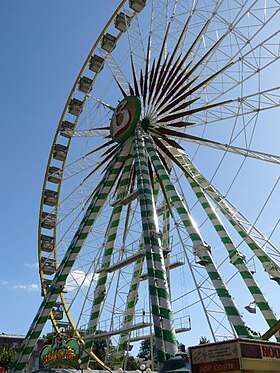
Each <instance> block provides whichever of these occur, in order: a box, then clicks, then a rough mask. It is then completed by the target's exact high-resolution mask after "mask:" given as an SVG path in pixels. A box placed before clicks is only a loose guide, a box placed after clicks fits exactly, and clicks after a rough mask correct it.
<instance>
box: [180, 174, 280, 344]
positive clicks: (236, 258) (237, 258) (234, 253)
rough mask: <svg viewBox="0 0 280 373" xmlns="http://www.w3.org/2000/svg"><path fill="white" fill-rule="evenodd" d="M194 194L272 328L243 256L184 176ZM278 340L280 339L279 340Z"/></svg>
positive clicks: (270, 314) (198, 190) (199, 190)
mask: <svg viewBox="0 0 280 373" xmlns="http://www.w3.org/2000/svg"><path fill="white" fill-rule="evenodd" d="M186 177H187V179H188V181H189V183H190V185H191V187H192V189H193V191H194V193H195V194H196V196H197V198H198V201H199V202H200V205H201V206H202V208H203V209H204V210H205V212H206V214H207V216H208V218H209V220H210V221H211V223H212V224H213V227H214V229H215V230H216V232H217V234H218V235H219V237H220V239H221V241H222V243H223V244H224V246H225V248H226V250H227V251H228V255H229V259H230V262H231V263H232V264H233V265H234V266H235V267H236V268H237V270H238V273H239V274H240V275H241V277H242V279H243V280H244V282H245V285H246V286H247V288H248V290H249V291H250V293H251V294H252V296H253V299H254V301H255V302H256V305H257V306H258V307H259V309H260V311H261V313H262V314H263V317H264V319H265V320H266V322H267V324H268V326H269V327H271V326H273V325H274V324H275V322H276V321H277V317H276V315H275V314H274V313H273V311H272V308H271V307H270V305H269V303H268V301H267V300H266V298H265V296H264V294H263V293H262V291H261V289H260V287H259V286H258V284H257V283H256V281H255V279H254V277H253V275H252V273H251V271H250V269H249V268H248V267H247V264H246V260H245V256H244V255H243V254H242V253H241V252H239V251H238V249H237V248H236V246H235V245H234V243H233V240H232V239H231V237H230V236H229V234H228V232H227V231H226V229H225V227H224V225H223V223H222V221H221V219H220V217H219V216H218V214H217V212H216V211H215V209H214V207H213V206H212V204H211V202H210V201H209V199H208V198H207V196H206V195H205V193H204V192H203V189H202V188H201V187H200V186H199V185H198V184H197V182H196V181H194V179H193V178H192V177H190V176H189V175H186ZM279 340H280V339H279Z"/></svg>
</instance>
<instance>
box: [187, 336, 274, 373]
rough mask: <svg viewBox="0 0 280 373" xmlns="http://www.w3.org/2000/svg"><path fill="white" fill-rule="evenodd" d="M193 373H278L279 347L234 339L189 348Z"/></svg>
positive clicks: (269, 343) (271, 343)
mask: <svg viewBox="0 0 280 373" xmlns="http://www.w3.org/2000/svg"><path fill="white" fill-rule="evenodd" d="M190 359H191V366H192V373H275V372H278V373H279V372H280V343H274V342H268V341H256V340H251V339H234V340H231V341H224V342H219V343H209V344H205V345H199V346H194V347H190Z"/></svg>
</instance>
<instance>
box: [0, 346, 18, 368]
mask: <svg viewBox="0 0 280 373" xmlns="http://www.w3.org/2000/svg"><path fill="white" fill-rule="evenodd" d="M16 355H17V353H16V351H15V350H14V349H13V348H4V349H3V350H2V351H1V352H0V366H1V367H3V368H5V370H8V369H10V368H11V367H12V365H13V362H14V361H15V358H16Z"/></svg>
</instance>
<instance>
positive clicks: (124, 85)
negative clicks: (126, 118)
mask: <svg viewBox="0 0 280 373" xmlns="http://www.w3.org/2000/svg"><path fill="white" fill-rule="evenodd" d="M99 52H100V53H101V54H102V55H103V57H104V60H105V63H106V65H107V66H108V68H109V69H110V71H111V74H112V76H113V78H114V80H115V81H116V83H117V85H118V87H119V88H120V90H121V92H122V94H123V96H124V97H126V96H129V94H130V83H129V81H128V79H127V78H126V77H125V74H124V72H123V71H122V69H121V68H120V66H119V65H118V64H117V62H116V61H115V59H114V57H113V56H112V54H110V53H107V52H105V51H103V50H102V49H101V50H100V51H99Z"/></svg>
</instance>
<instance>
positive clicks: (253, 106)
mask: <svg viewBox="0 0 280 373" xmlns="http://www.w3.org/2000/svg"><path fill="white" fill-rule="evenodd" d="M279 93H280V87H273V88H270V89H267V90H263V91H260V92H257V93H253V94H250V95H247V96H242V97H238V98H235V99H232V100H229V102H228V103H225V104H223V105H221V109H222V110H209V111H208V112H207V116H208V118H207V120H205V118H203V117H202V116H200V115H198V114H197V113H195V115H193V118H192V121H195V124H194V127H195V126H199V125H204V124H211V123H216V122H218V121H219V122H221V121H223V120H227V119H231V118H237V117H240V116H243V117H245V116H246V115H250V114H257V113H260V112H262V111H265V110H271V109H274V108H277V107H279V106H280V104H279ZM240 106H241V107H242V110H241V111H240V110H239V107H240Z"/></svg>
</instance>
